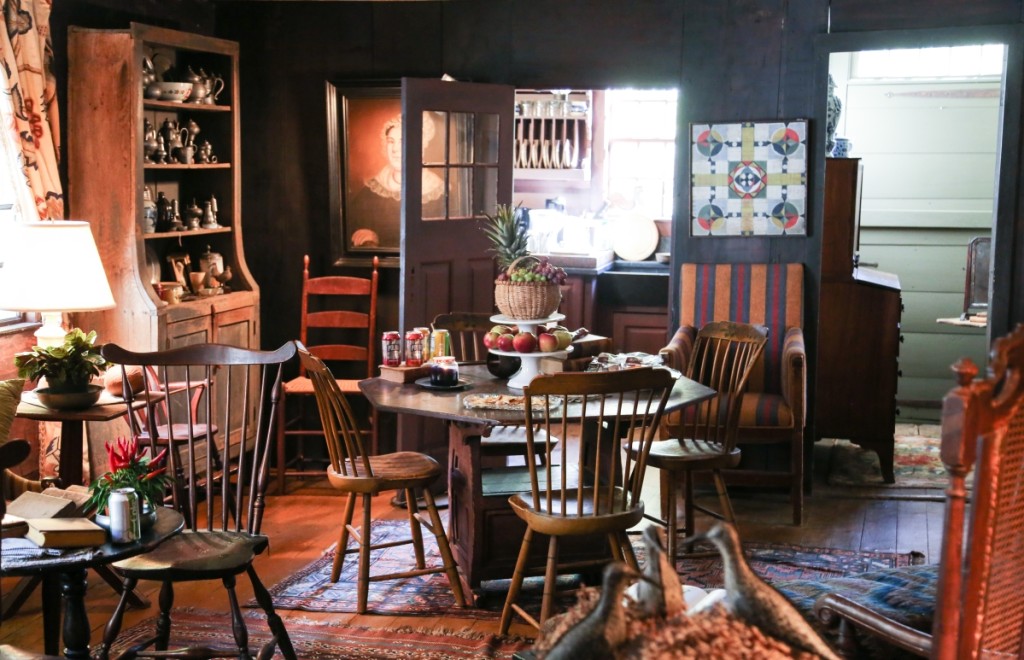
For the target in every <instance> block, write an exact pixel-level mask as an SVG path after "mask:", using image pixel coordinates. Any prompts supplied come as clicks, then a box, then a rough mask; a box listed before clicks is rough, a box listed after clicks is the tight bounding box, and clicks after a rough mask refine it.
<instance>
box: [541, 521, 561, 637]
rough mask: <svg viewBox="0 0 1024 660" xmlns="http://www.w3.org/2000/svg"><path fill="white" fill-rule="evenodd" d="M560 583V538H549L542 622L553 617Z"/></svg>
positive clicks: (542, 602)
mask: <svg viewBox="0 0 1024 660" xmlns="http://www.w3.org/2000/svg"><path fill="white" fill-rule="evenodd" d="M557 582H558V537H557V536H551V537H549V538H548V563H547V566H546V567H545V568H544V599H543V600H542V601H541V604H540V622H541V623H544V622H545V621H547V620H548V618H549V617H550V616H551V612H552V610H554V606H555V587H556V583H557Z"/></svg>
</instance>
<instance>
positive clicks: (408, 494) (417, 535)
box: [405, 488, 427, 569]
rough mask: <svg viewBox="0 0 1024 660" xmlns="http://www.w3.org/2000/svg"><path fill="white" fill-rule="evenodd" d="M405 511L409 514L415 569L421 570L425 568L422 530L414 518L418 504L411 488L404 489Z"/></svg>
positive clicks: (414, 492)
mask: <svg viewBox="0 0 1024 660" xmlns="http://www.w3.org/2000/svg"><path fill="white" fill-rule="evenodd" d="M423 490H427V489H426V488H424V489H423ZM405 510H406V513H408V514H409V531H411V532H412V549H413V552H414V553H415V554H416V568H419V569H423V568H425V567H426V566H427V562H426V560H425V559H424V552H423V530H421V529H420V521H419V520H417V518H416V514H417V513H419V504H417V503H416V491H415V490H413V489H412V488H406V489H405Z"/></svg>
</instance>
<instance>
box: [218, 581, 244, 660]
mask: <svg viewBox="0 0 1024 660" xmlns="http://www.w3.org/2000/svg"><path fill="white" fill-rule="evenodd" d="M221 582H223V583H224V589H226V590H227V592H228V605H229V606H230V608H231V633H232V635H233V636H234V638H235V646H236V647H237V648H238V657H239V658H247V657H249V629H248V628H246V627H245V619H243V618H242V610H241V608H239V607H238V594H236V593H235V576H234V575H225V576H224V577H222V578H221Z"/></svg>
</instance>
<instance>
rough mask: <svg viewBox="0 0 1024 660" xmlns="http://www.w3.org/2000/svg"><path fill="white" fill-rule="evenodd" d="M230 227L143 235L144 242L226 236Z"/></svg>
mask: <svg viewBox="0 0 1024 660" xmlns="http://www.w3.org/2000/svg"><path fill="white" fill-rule="evenodd" d="M230 231H231V227H220V228H219V229H186V230H185V231H161V232H157V233H155V234H143V235H142V240H144V241H158V240H161V239H165V238H181V237H183V236H203V235H209V234H227V233H228V232H230Z"/></svg>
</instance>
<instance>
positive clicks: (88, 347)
mask: <svg viewBox="0 0 1024 660" xmlns="http://www.w3.org/2000/svg"><path fill="white" fill-rule="evenodd" d="M14 365H15V366H16V367H17V368H18V377H19V378H27V379H29V380H35V381H38V380H39V379H40V378H43V377H45V378H46V387H42V388H38V389H36V395H37V396H38V397H39V401H40V402H41V403H42V404H43V405H45V406H47V407H50V408H88V407H89V406H91V405H92V404H94V403H95V402H96V400H97V399H99V395H100V392H101V391H102V389H103V388H102V387H101V386H99V385H90V381H91V380H92V378H93V376H99V375H100V374H101V373H103V371H104V370H105V369H106V368H107V361H106V360H105V359H104V358H103V356H102V355H100V352H99V350H98V349H97V347H96V332H95V331H94V332H90V333H89V334H85V333H84V332H82V330H80V329H79V328H74V329H73V330H71V331H70V332H68V333H67V334H66V335H65V336H64V343H63V344H61V345H59V346H46V347H44V346H33V347H32V350H30V351H26V352H24V353H18V354H17V355H15V356H14Z"/></svg>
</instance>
